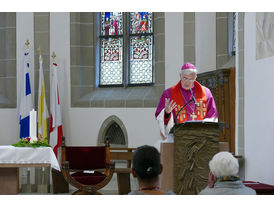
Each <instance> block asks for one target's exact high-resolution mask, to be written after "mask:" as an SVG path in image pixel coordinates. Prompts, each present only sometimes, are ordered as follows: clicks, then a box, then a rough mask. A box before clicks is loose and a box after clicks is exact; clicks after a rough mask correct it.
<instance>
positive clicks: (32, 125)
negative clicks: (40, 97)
mask: <svg viewBox="0 0 274 206" xmlns="http://www.w3.org/2000/svg"><path fill="white" fill-rule="evenodd" d="M36 113H37V112H36V111H35V110H34V109H32V110H31V111H30V122H29V125H30V138H32V137H36V136H37V134H36Z"/></svg>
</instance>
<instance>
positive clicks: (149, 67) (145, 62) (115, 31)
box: [98, 12, 153, 86]
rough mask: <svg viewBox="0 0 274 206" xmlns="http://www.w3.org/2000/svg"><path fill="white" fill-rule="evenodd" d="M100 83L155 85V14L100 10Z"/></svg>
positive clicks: (108, 84)
mask: <svg viewBox="0 0 274 206" xmlns="http://www.w3.org/2000/svg"><path fill="white" fill-rule="evenodd" d="M99 28H100V29H99V30H100V33H99V44H98V45H99V53H100V55H99V56H100V57H99V72H98V73H99V75H98V76H99V77H98V79H99V81H98V82H99V86H135V85H138V86H140V85H150V84H153V13H152V12H130V13H123V12H101V13H100V15H99Z"/></svg>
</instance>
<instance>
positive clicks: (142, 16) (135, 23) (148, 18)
mask: <svg viewBox="0 0 274 206" xmlns="http://www.w3.org/2000/svg"><path fill="white" fill-rule="evenodd" d="M152 28H153V25H152V13H151V12H131V13H130V33H131V34H143V33H152V32H153V31H152Z"/></svg>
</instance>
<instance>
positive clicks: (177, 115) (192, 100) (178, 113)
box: [175, 96, 195, 124]
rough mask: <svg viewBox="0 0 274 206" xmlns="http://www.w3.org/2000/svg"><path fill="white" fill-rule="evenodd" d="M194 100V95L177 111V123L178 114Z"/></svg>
mask: <svg viewBox="0 0 274 206" xmlns="http://www.w3.org/2000/svg"><path fill="white" fill-rule="evenodd" d="M193 101H194V98H193V96H192V98H191V99H190V100H189V101H188V102H187V103H186V104H185V105H184V106H183V107H182V108H181V109H180V110H179V111H178V112H177V114H176V118H175V124H177V123H178V122H177V117H178V115H179V114H180V112H181V111H182V110H183V109H184V108H185V107H186V106H187V105H189V103H190V102H193ZM194 102H195V101H194Z"/></svg>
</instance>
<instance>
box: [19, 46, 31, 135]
mask: <svg viewBox="0 0 274 206" xmlns="http://www.w3.org/2000/svg"><path fill="white" fill-rule="evenodd" d="M30 82H31V81H30V58H29V50H28V49H26V51H25V53H24V72H23V78H22V81H21V87H20V88H21V91H20V92H21V95H20V102H19V104H20V106H19V111H20V139H21V138H22V137H29V135H30V123H29V122H30V111H31V110H32V109H33V98H32V93H31V86H30Z"/></svg>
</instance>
